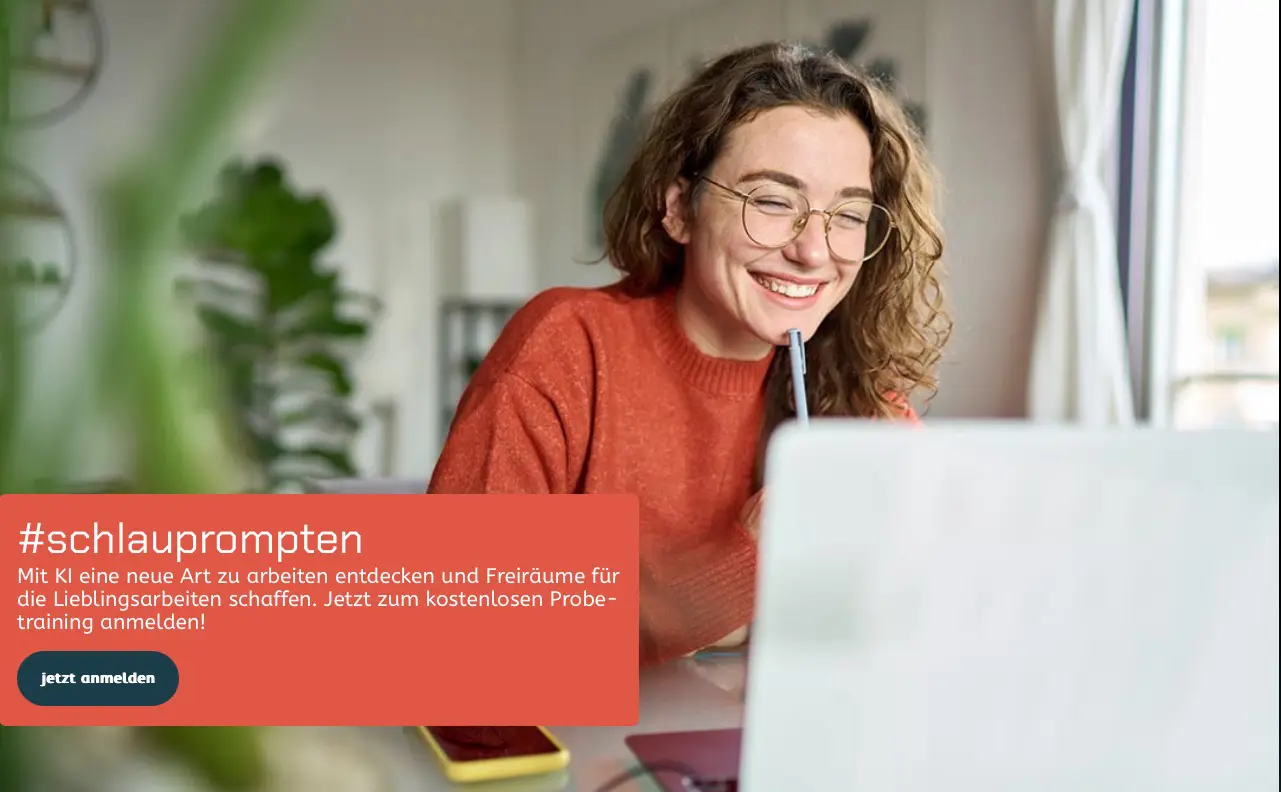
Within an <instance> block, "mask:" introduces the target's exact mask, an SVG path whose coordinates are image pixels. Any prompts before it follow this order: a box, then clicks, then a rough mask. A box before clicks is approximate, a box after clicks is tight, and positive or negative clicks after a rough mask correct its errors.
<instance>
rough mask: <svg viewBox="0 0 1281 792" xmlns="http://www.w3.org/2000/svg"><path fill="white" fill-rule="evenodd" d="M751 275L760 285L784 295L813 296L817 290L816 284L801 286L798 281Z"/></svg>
mask: <svg viewBox="0 0 1281 792" xmlns="http://www.w3.org/2000/svg"><path fill="white" fill-rule="evenodd" d="M752 277H753V278H755V279H756V282H757V283H759V284H760V285H762V286H764V287H765V288H767V289H769V290H770V291H772V292H775V293H776V294H781V295H783V296H785V297H812V296H814V293H815V292H817V291H818V285H817V284H811V285H809V286H803V285H801V284H799V283H789V282H788V281H780V280H774V279H773V278H766V277H765V276H763V275H753V276H752Z"/></svg>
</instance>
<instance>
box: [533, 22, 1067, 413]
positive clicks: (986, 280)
mask: <svg viewBox="0 0 1281 792" xmlns="http://www.w3.org/2000/svg"><path fill="white" fill-rule="evenodd" d="M778 2H779V3H780V5H781V6H783V7H784V18H786V17H787V12H788V9H787V6H788V5H789V4H788V2H787V0H778ZM638 5H640V4H635V3H630V2H627V0H589V1H588V2H584V0H543V2H540V3H527V4H522V5H521V6H520V13H521V15H522V20H521V22H520V25H519V31H520V40H521V50H520V52H521V56H520V60H521V63H522V64H523V68H522V69H521V70H520V71H519V72H518V74H517V78H516V85H517V97H518V110H517V118H518V119H519V122H520V126H521V130H522V135H521V137H520V138H519V139H518V142H517V150H518V159H517V176H518V184H519V186H520V189H521V190H522V192H523V193H524V194H526V195H527V196H528V197H529V198H530V200H531V201H534V202H535V211H536V212H538V215H537V224H538V227H539V229H540V233H539V237H538V239H537V247H538V250H537V254H538V255H537V261H538V264H539V268H540V274H541V276H542V278H543V281H544V282H546V283H572V284H581V285H593V284H597V283H602V282H606V281H608V280H612V279H613V275H612V273H611V272H609V271H608V270H607V269H606V268H605V265H603V264H602V265H595V266H583V265H581V264H577V263H575V261H574V259H575V258H581V257H582V256H583V254H584V251H583V249H582V246H581V244H580V243H579V240H580V239H581V238H582V236H581V235H582V226H581V223H582V217H581V216H580V215H581V214H582V212H581V208H580V204H579V203H578V202H577V199H578V194H577V193H576V192H575V190H577V189H580V188H577V187H575V180H576V179H579V178H581V173H580V171H581V167H580V165H579V161H580V159H581V149H582V147H583V145H584V141H583V140H582V139H580V137H579V136H577V135H576V134H575V130H574V127H573V119H574V118H575V117H576V116H577V115H578V109H577V106H576V104H575V103H576V102H582V101H585V99H584V97H585V96H587V95H588V94H586V93H585V92H584V91H582V90H581V89H573V87H574V86H581V85H583V79H584V74H583V72H584V69H585V66H584V64H585V61H586V55H585V54H586V53H589V52H591V51H592V50H593V49H594V48H597V47H600V46H601V45H602V43H603V42H607V41H608V42H609V46H614V47H618V48H623V47H630V48H633V49H635V50H636V51H638V52H653V51H654V50H656V49H659V48H661V47H663V46H665V45H669V44H670V40H669V41H664V37H663V33H661V32H658V31H661V29H663V27H664V25H665V26H666V29H667V30H668V31H669V33H668V34H667V35H668V36H675V35H677V34H678V32H679V31H680V30H681V29H682V28H683V27H687V26H688V24H689V20H691V19H699V18H700V17H701V18H706V15H707V14H715V13H717V12H721V13H737V12H738V11H740V10H741V9H743V8H744V5H743V4H742V3H741V2H740V0H689V1H688V2H681V0H666V2H664V3H662V4H654V5H647V6H645V7H644V9H641V8H638V7H637V6H638ZM845 5H846V6H847V7H848V8H849V9H850V10H851V11H855V12H856V11H857V10H858V8H859V3H858V2H853V1H851V2H849V3H846V4H845ZM752 6H753V7H754V8H759V7H760V6H761V4H760V3H753V4H752ZM1034 8H1035V4H1033V3H1029V2H1026V0H965V2H956V1H955V0H925V17H926V20H927V21H926V24H925V26H924V27H925V29H924V31H923V39H924V41H925V46H926V50H927V52H926V57H925V64H926V67H925V68H926V74H925V75H924V79H923V82H924V92H925V95H924V96H923V97H922V98H923V100H924V102H925V104H926V107H927V110H928V113H929V119H930V120H929V123H930V134H929V137H930V143H931V147H932V150H933V153H934V155H935V157H936V159H937V161H938V164H939V166H940V168H941V169H942V171H943V175H944V179H945V182H946V184H945V188H946V193H945V195H944V198H943V207H942V209H943V215H944V220H945V223H946V229H947V233H948V246H947V266H948V268H949V271H950V278H949V283H948V286H949V291H950V294H951V299H952V302H953V312H954V314H955V318H956V324H957V326H956V332H955V335H954V336H953V341H952V344H951V346H950V348H949V351H948V357H947V360H946V363H945V365H944V368H943V372H942V376H943V381H942V387H941V390H940V393H939V395H938V397H937V399H936V400H935V401H934V404H933V405H932V408H931V413H930V414H931V415H932V416H940V417H955V416H979V417H1017V416H1022V415H1023V413H1024V387H1025V385H1024V383H1025V380H1026V374H1027V358H1028V354H1029V350H1030V343H1031V341H1030V339H1031V333H1032V327H1033V321H1032V320H1033V312H1034V310H1035V298H1036V287H1037V283H1038V275H1037V273H1038V271H1039V268H1040V258H1041V248H1042V244H1043V243H1042V240H1043V236H1044V228H1045V219H1044V218H1045V211H1046V209H1047V207H1048V204H1049V187H1050V181H1049V174H1048V173H1047V163H1048V162H1049V161H1050V159H1051V157H1050V154H1051V149H1050V147H1049V146H1050V142H1051V141H1052V140H1053V138H1051V137H1049V134H1050V132H1049V130H1050V126H1049V124H1048V123H1047V122H1046V118H1045V108H1044V107H1042V106H1041V101H1042V100H1040V99H1039V98H1038V97H1039V94H1038V89H1037V85H1036V82H1035V81H1036V79H1037V74H1036V64H1037V62H1036V57H1037V54H1036V53H1037V47H1036V44H1035V40H1034V38H1033V36H1034V30H1035V22H1036V20H1035V15H1034ZM700 29H705V26H702V27H700ZM777 35H784V34H782V33H778V34H777ZM660 57H661V56H660ZM587 76H588V77H590V75H587Z"/></svg>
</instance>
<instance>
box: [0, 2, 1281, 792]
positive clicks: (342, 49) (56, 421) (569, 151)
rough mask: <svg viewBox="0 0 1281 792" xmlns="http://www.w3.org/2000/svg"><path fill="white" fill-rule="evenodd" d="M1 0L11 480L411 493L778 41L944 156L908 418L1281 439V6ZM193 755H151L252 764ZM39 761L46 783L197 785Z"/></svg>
mask: <svg viewBox="0 0 1281 792" xmlns="http://www.w3.org/2000/svg"><path fill="white" fill-rule="evenodd" d="M6 6H7V9H8V12H9V16H8V19H9V24H8V31H7V35H6V37H5V40H6V44H7V48H8V49H7V53H6V58H7V64H8V69H9V78H8V80H7V81H6V92H5V95H4V97H3V99H4V104H5V109H6V119H7V123H6V124H5V126H4V132H3V134H4V149H5V151H4V152H3V154H4V162H3V166H4V168H5V169H6V172H7V174H8V176H7V178H6V180H5V191H4V193H3V194H0V213H2V215H0V220H2V222H3V227H4V231H5V237H4V240H5V244H6V254H5V259H4V260H3V261H0V275H2V276H3V281H2V282H3V284H4V287H3V290H2V293H3V294H4V295H5V299H6V302H5V303H3V304H0V311H3V319H4V321H3V323H2V324H3V327H0V339H3V342H4V343H3V346H2V347H0V354H3V355H4V356H5V357H7V358H8V361H9V362H8V363H5V362H4V361H0V388H3V389H4V392H3V394H2V395H3V396H4V400H3V402H0V430H3V435H0V452H2V454H0V456H2V457H3V459H0V461H3V463H4V464H3V466H0V484H2V485H3V486H2V487H0V491H4V492H17V491H35V490H46V491H47V490H54V491H142V492H153V491H230V490H232V489H255V490H266V491H278V492H294V491H300V490H303V489H306V488H307V487H308V486H309V484H310V483H311V482H315V481H318V480H332V479H342V480H360V481H365V482H386V481H393V482H398V483H396V484H392V485H387V486H389V487H391V488H392V489H395V488H396V487H400V488H406V487H407V488H410V489H413V488H414V487H420V489H419V491H421V488H425V484H426V480H427V478H428V476H429V475H430V473H431V471H432V467H433V464H434V462H435V459H436V455H437V453H438V451H439V448H440V445H441V442H442V440H443V438H444V434H445V431H446V429H447V428H448V423H449V420H450V417H451V414H452V408H453V406H454V404H455V403H456V400H457V399H458V397H459V395H460V393H461V391H462V388H463V387H464V385H465V383H466V380H467V377H468V375H469V374H470V373H471V371H472V370H474V367H475V366H476V364H477V363H478V361H479V359H480V358H481V357H482V356H483V355H484V353H485V351H486V349H487V348H488V345H489V344H490V343H492V341H493V340H494V338H495V336H496V334H497V333H498V331H499V330H500V328H501V326H502V323H503V322H504V320H505V319H506V318H507V317H508V316H509V315H510V314H511V312H512V311H513V310H515V308H516V307H518V306H519V305H520V304H522V303H523V302H524V301H525V300H527V299H528V298H529V297H531V296H532V295H533V294H535V293H536V292H537V291H539V290H542V289H545V288H548V287H552V286H558V285H579V286H583V285H598V284H605V283H608V282H611V281H612V280H613V279H614V272H613V270H611V269H610V268H609V267H608V265H607V264H606V263H595V264H592V263H585V262H591V261H593V260H595V259H597V258H598V256H599V247H600V239H599V232H600V229H599V219H600V209H601V204H602V201H603V200H604V197H605V195H606V194H608V192H609V190H610V189H611V188H612V187H613V185H614V184H615V183H616V181H617V179H618V178H619V176H620V169H621V168H623V167H625V163H626V161H627V157H628V156H629V153H630V151H631V146H633V145H634V144H635V142H636V141H637V139H638V136H639V131H638V130H639V128H640V127H641V125H643V124H644V123H645V119H646V114H647V112H648V111H649V110H650V109H651V108H652V107H653V106H654V105H655V104H656V103H657V102H658V101H659V100H660V99H661V98H662V97H663V96H664V94H665V92H667V91H668V90H670V89H671V88H672V86H674V85H675V84H676V83H678V82H679V81H681V80H682V79H684V78H685V77H686V76H687V75H688V74H689V73H690V71H691V69H693V68H695V66H696V65H697V64H699V63H701V62H703V61H704V60H706V59H708V58H710V57H712V56H714V55H717V54H719V53H721V52H723V51H725V50H727V49H729V48H732V47H735V46H738V45H744V44H750V43H755V42H758V41H762V40H770V39H796V40H802V41H805V42H809V43H812V44H815V45H817V46H820V47H823V48H827V49H832V50H835V51H837V52H839V53H840V54H841V55H842V56H844V57H846V58H847V59H848V60H850V61H851V62H852V63H854V64H857V65H859V66H862V67H865V68H868V69H870V70H872V71H874V72H876V73H878V74H879V75H881V76H882V77H883V79H885V80H886V81H888V82H889V83H890V84H891V85H892V86H893V88H894V90H895V91H896V93H897V94H898V95H899V96H901V97H902V98H903V99H904V100H905V101H906V102H907V103H908V106H909V108H910V110H911V112H912V114H913V116H914V118H915V119H916V120H917V122H918V124H919V125H920V127H921V129H922V130H923V132H924V135H925V139H926V141H927V144H928V146H929V148H930V150H931V152H932V153H933V155H934V157H935V158H936V162H937V165H938V167H939V169H940V170H941V173H942V176H943V180H944V187H945V191H944V194H943V195H942V197H941V211H942V216H943V221H944V225H945V228H946V232H947V244H946V253H945V264H946V268H947V273H948V275H947V279H946V282H945V284H944V285H945V289H946V291H947V294H948V297H949V301H950V304H951V312H952V314H953V317H954V319H955V322H956V329H955V332H954V335H953V340H952V343H951V344H950V346H949V348H948V350H947V353H946V357H945V359H944V363H943V367H942V371H941V384H940V389H939V392H938V394H937V397H936V398H935V399H934V400H933V401H932V402H931V403H930V404H929V405H928V409H927V412H926V414H925V420H926V421H927V422H929V421H932V420H944V419H958V418H990V419H1009V420H1030V421H1044V422H1066V423H1077V424H1088V425H1118V426H1126V425H1132V424H1151V425H1156V426H1176V427H1188V428H1195V427H1205V426H1223V425H1244V426H1252V427H1267V428H1274V427H1276V425H1277V422H1278V379H1277V377H1278V292H1277V287H1278V248H1279V245H1278V236H1279V234H1278V219H1277V218H1278V195H1279V193H1281V189H1279V187H1278V161H1277V157H1278V153H1277V152H1278V148H1279V146H1278V99H1277V97H1278V93H1279V91H1278V84H1277V83H1278V34H1277V30H1278V18H1277V17H1278V4H1277V3H1276V2H1275V0H644V1H643V2H642V1H641V0H328V2H320V1H319V0H317V1H315V2H313V1H312V0H303V1H302V2H299V0H292V1H291V0H255V1H254V2H244V0H28V1H27V2H23V0H6ZM210 362H212V363H214V365H208V366H206V365H203V363H210ZM193 367H194V368H195V369H200V370H204V371H206V373H207V374H208V373H212V377H213V378H212V379H208V380H200V381H201V382H206V385H204V386H192V385H191V383H190V382H188V381H187V380H186V379H184V378H183V375H184V373H186V372H190V371H191V370H192V369H193ZM184 383H185V384H184ZM923 406H924V405H923ZM227 428H231V429H232V430H233V431H231V432H226V431H223V430H225V429H227ZM228 438H234V439H233V440H229V439H228ZM370 486H371V487H372V488H374V489H377V487H378V486H379V485H377V484H376V483H375V484H371V485H370ZM4 731H5V733H6V734H5V736H4V740H5V743H6V748H5V752H6V756H7V759H6V760H5V761H6V767H14V766H16V765H15V763H17V760H18V758H22V759H25V760H27V761H26V762H25V763H26V764H31V763H32V762H34V758H35V757H37V756H41V757H43V756H45V755H46V754H45V752H43V750H42V751H36V749H35V748H34V747H31V746H34V745H36V742H39V741H36V742H32V743H30V744H29V745H27V747H26V748H22V749H19V748H15V747H14V746H15V745H16V743H15V742H14V736H13V730H11V729H5V730H4ZM202 734H203V735H204V737H207V738H208V740H209V741H210V742H209V743H208V744H206V743H202V742H201V740H202V739H204V738H202V737H199V736H190V735H187V736H175V735H173V734H170V735H169V736H166V737H160V736H157V739H156V741H155V743H154V744H156V745H162V746H167V747H169V748H172V749H175V750H178V752H179V753H181V754H183V755H185V756H188V757H194V759H192V761H193V762H194V766H197V767H216V766H217V765H218V764H219V762H220V761H221V758H220V757H225V756H231V755H233V754H234V755H240V754H236V753H235V751H236V750H239V749H234V748H228V749H227V751H226V752H225V753H220V751H221V749H219V748H209V747H208V745H211V744H213V742H216V741H217V740H220V739H225V740H227V741H228V744H231V743H233V742H235V740H237V739H238V738H237V737H234V736H231V734H230V733H229V732H221V733H218V734H215V733H213V732H208V733H203V732H202ZM272 734H273V735H274V736H272V737H271V738H270V740H269V742H268V743H267V744H268V745H275V746H278V749H279V751H282V752H283V753H280V754H278V755H277V756H276V758H275V759H271V760H270V761H271V762H275V763H276V766H279V767H283V768H286V769H285V770H284V771H282V772H283V773H284V775H281V776H280V779H288V780H281V781H280V782H279V783H278V784H276V785H275V786H271V787H270V788H271V789H279V790H285V789H289V790H295V789H296V790H314V791H315V792H327V791H328V790H334V792H345V791H346V790H351V792H362V791H363V790H366V789H369V790H373V789H395V788H398V787H396V786H395V785H394V784H393V785H390V786H389V785H388V784H390V782H388V781H387V780H386V778H384V777H383V776H382V775H380V774H379V773H374V772H370V771H368V770H367V767H368V766H390V765H384V764H382V763H383V762H384V759H377V758H376V757H378V756H384V757H385V756H387V755H391V754H393V753H395V751H394V750H393V749H392V748H389V747H388V745H389V744H388V743H386V742H385V741H382V740H381V738H379V737H378V736H377V734H376V733H374V732H370V733H369V734H367V735H366V734H363V733H362V734H351V735H348V734H345V733H344V734H342V735H337V734H336V733H333V732H325V731H319V732H313V731H302V730H299V731H297V732H293V731H291V730H284V731H277V732H273V733H272ZM46 736H49V737H50V739H52V740H54V741H55V742H56V744H57V745H58V746H61V747H62V748H61V749H59V750H55V751H54V752H53V753H55V754H59V755H61V763H62V764H65V765H69V766H70V765H74V767H72V768H71V769H70V770H68V771H67V773H66V774H64V775H65V778H64V779H63V781H62V782H59V783H65V784H67V785H68V786H66V787H64V788H67V789H73V788H74V789H83V790H86V792H87V791H88V790H106V789H120V790H126V789H142V788H143V787H142V786H137V784H142V783H143V781H141V780H139V779H144V778H150V779H152V780H151V781H149V782H148V783H152V784H153V786H152V788H155V789H186V788H201V787H199V786H194V785H195V784H196V783H197V782H195V781H190V782H189V783H190V784H192V785H193V786H190V787H189V786H183V785H181V784H180V783H179V781H177V780H174V779H176V778H188V776H187V775H183V774H182V773H183V772H185V771H182V772H180V771H177V770H172V769H171V770H164V771H163V772H162V774H161V775H157V776H154V777H153V776H149V775H146V774H143V775H135V774H133V773H135V772H140V771H137V768H136V767H134V768H133V769H129V770H126V769H122V766H121V764H120V760H119V758H118V757H119V756H124V755H126V754H127V752H121V751H118V750H117V748H119V747H120V746H126V745H127V746H132V747H133V748H137V750H139V751H142V750H143V749H142V748H140V747H138V746H142V745H144V743H142V742H139V740H140V739H141V738H140V737H138V736H137V735H129V734H125V733H124V732H122V731H120V730H81V732H80V733H72V732H70V731H68V732H51V733H49V734H48V735H46ZM153 736H156V735H153ZM327 740H334V741H337V743H335V745H338V747H333V746H332V745H329V743H327V742H325V741H327ZM116 741H119V742H116ZM55 742H49V741H45V743H46V747H48V746H49V745H54V744H55ZM24 744H25V743H24ZM150 744H151V743H147V745H150ZM356 744H359V745H360V751H368V752H370V753H359V752H358V751H354V749H353V752H352V753H351V755H352V756H364V757H366V759H359V758H358V759H353V760H351V762H349V763H348V764H347V765H344V764H343V762H344V761H346V759H345V758H344V757H346V756H347V754H344V753H343V751H344V750H347V748H349V747H350V746H351V745H356ZM95 746H96V747H95ZM113 746H114V747H113ZM343 746H347V747H343ZM133 748H131V749H130V750H132V749H133ZM147 750H150V749H147ZM246 750H249V749H246ZM95 751H97V752H95ZM290 752H292V753H290ZM129 755H132V754H129ZM142 755H148V756H149V755H150V754H143V753H139V754H138V756H142ZM159 755H161V754H157V756H159ZM246 755H247V754H246ZM106 756H115V757H117V758H116V759H105V758H103V757H106ZM282 756H287V757H293V758H285V759H281V758H280V757H282ZM211 757H212V758H211ZM368 757H375V758H368ZM131 761H132V760H131ZM155 761H156V762H157V763H159V764H160V765H163V764H164V762H165V761H168V760H162V759H156V760H155ZM246 761H247V760H246ZM385 761H387V762H393V760H392V759H386V760H385ZM362 762H364V763H365V764H362ZM131 767H132V765H131ZM344 768H346V769H344ZM353 768H354V769H353ZM362 768H364V769H362ZM73 771H74V772H73ZM158 772H160V771H158ZM163 773H179V775H172V774H171V775H164V774H163ZM344 773H349V774H350V775H344ZM213 775H214V776H215V777H216V776H217V775H218V773H217V772H216V771H215V772H214V773H213ZM410 775H412V773H410ZM9 777H10V778H17V776H9ZM228 777H229V778H232V781H234V780H235V778H234V773H233V774H231V775H230V776H228ZM155 779H161V780H155ZM344 779H349V780H344ZM73 780H74V783H73ZM22 783H23V784H25V785H26V786H22V787H17V788H30V789H37V788H56V787H39V786H35V784H36V782H35V781H32V780H28V781H23V782H22ZM183 783H188V782H183ZM229 783H230V782H229ZM241 788H245V789H262V790H266V789H268V788H269V787H268V786H261V785H259V786H253V785H252V784H247V785H243V786H242V787H241ZM404 788H406V789H409V788H414V787H412V786H411V787H404Z"/></svg>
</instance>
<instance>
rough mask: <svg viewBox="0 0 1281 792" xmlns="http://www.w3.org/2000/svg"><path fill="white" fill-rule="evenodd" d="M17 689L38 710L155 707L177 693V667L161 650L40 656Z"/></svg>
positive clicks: (25, 664)
mask: <svg viewBox="0 0 1281 792" xmlns="http://www.w3.org/2000/svg"><path fill="white" fill-rule="evenodd" d="M18 690H19V691H20V692H21V693H22V696H23V698H25V699H26V700H27V701H30V702H31V703H32V704H35V705H36V706H38V707H157V706H160V705H161V704H164V703H165V702H166V701H168V700H169V699H171V698H173V694H174V693H177V692H178V666H176V665H174V662H173V661H172V660H170V659H169V657H168V656H167V655H163V654H161V653H160V652H36V653H35V654H33V655H31V656H30V657H28V658H27V659H26V660H23V661H22V665H20V666H18Z"/></svg>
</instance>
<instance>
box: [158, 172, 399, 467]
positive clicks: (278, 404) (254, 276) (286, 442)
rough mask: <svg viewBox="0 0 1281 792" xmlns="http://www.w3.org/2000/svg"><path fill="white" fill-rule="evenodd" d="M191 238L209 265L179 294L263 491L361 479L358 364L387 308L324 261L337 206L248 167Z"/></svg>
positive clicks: (232, 177) (231, 180) (223, 186)
mask: <svg viewBox="0 0 1281 792" xmlns="http://www.w3.org/2000/svg"><path fill="white" fill-rule="evenodd" d="M181 231H182V237H183V241H184V243H185V244H186V246H187V247H188V248H189V249H190V250H191V251H192V253H193V254H194V255H195V256H196V258H197V262H198V263H197V266H196V270H197V273H196V274H195V275H194V276H191V277H186V278H183V279H182V280H181V281H180V283H179V285H180V288H181V290H182V292H183V293H184V294H185V295H186V296H187V297H189V298H190V299H192V300H193V302H194V305H195V310H196V311H197V312H198V315H199V317H200V321H201V324H202V325H203V327H204V328H205V330H206V331H207V335H208V338H209V341H210V347H209V352H211V353H212V354H213V356H214V358H215V362H216V363H217V370H218V371H219V372H220V374H221V376H222V378H223V380H224V382H225V383H226V385H227V387H228V389H229V393H228V394H226V395H227V396H228V397H229V399H230V402H231V404H232V405H233V409H234V413H235V421H234V423H235V429H236V433H237V435H238V437H237V440H239V441H240V442H241V443H242V444H243V447H244V448H245V450H246V452H247V454H246V455H247V456H248V457H249V458H251V459H252V460H254V461H255V462H256V463H257V464H258V465H259V467H260V471H259V472H260V483H261V487H262V489H263V490H265V491H272V492H279V491H290V490H293V489H296V488H297V486H298V485H299V483H300V481H301V480H302V479H304V478H310V477H316V478H328V477H349V476H354V475H356V470H355V466H354V465H353V463H352V460H351V458H350V447H351V443H352V440H353V439H354V437H355V433H356V431H357V430H358V429H359V427H360V419H359V416H358V415H357V413H356V411H355V410H354V409H353V407H352V405H351V396H352V394H353V383H352V377H351V375H350V373H349V363H350V357H351V355H352V354H353V353H354V352H355V351H356V350H357V349H358V348H359V342H361V341H362V340H363V339H364V338H365V337H366V336H367V335H368V333H369V330H370V321H371V318H370V317H371V316H372V315H373V310H376V303H375V302H374V301H373V300H372V299H371V298H368V297H365V296H361V295H357V294H355V293H353V292H351V291H349V290H347V289H345V288H344V287H343V285H342V276H341V273H340V272H339V271H338V270H337V269H336V268H333V267H331V266H328V265H326V264H324V263H323V262H322V259H321V254H322V253H323V252H324V251H325V249H326V248H327V247H328V246H329V244H330V243H331V242H332V241H333V239H334V236H335V234H336V231H337V226H336V222H335V219H334V214H333V212H332V210H331V209H330V206H329V203H328V202H327V201H326V200H325V198H324V197H323V196H321V195H318V194H303V193H300V192H299V191H298V190H297V189H295V188H294V187H293V186H292V185H291V184H290V183H289V181H288V179H287V178H286V175H285V169H284V167H283V166H282V165H281V164H280V163H279V162H276V161H275V160H271V159H264V160H261V161H258V162H254V163H242V162H239V161H236V162H232V163H231V164H229V165H227V166H226V167H225V168H224V169H223V170H222V173H221V175H220V177H219V179H218V184H217V189H216V192H215V195H214V196H213V197H212V198H211V199H210V200H209V201H208V202H207V203H206V204H204V205H203V206H201V207H200V208H199V209H198V210H197V211H195V212H193V213H191V214H189V215H187V216H186V217H184V218H183V220H182V223H181ZM371 308H372V309H373V310H371Z"/></svg>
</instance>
